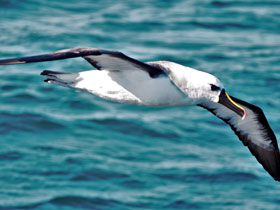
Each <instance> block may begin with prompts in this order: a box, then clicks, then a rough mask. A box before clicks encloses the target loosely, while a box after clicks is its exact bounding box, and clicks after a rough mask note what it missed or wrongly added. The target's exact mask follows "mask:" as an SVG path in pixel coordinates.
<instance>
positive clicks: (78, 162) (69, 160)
mask: <svg viewBox="0 0 280 210" xmlns="http://www.w3.org/2000/svg"><path fill="white" fill-rule="evenodd" d="M65 163H68V164H73V165H81V164H82V163H83V161H82V160H79V159H78V158H72V157H70V158H67V159H66V160H65Z"/></svg>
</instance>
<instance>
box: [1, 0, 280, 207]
mask: <svg viewBox="0 0 280 210" xmlns="http://www.w3.org/2000/svg"><path fill="white" fill-rule="evenodd" d="M279 8H280V1H269V0H268V1H258V0H256V1H251V0H243V1H233V0H218V1H214V0H204V1H202V0H201V1H195V0H190V1H183V0H168V1H160V0H144V1H140V2H134V1H109V0H108V1H104V0H102V1H101V0H97V1H89V0H84V1H75V0H67V1H51V0H40V1H38V0H0V32H1V33H0V58H10V57H16V56H27V55H35V54H41V53H48V52H53V51H56V50H59V49H63V48H72V47H98V48H105V49H115V50H120V51H122V52H124V53H126V54H127V55H129V56H131V57H134V58H136V59H139V60H142V61H151V60H170V61H174V62H178V63H180V64H183V65H187V66H191V67H193V68H196V69H201V70H204V71H207V72H209V73H212V74H214V75H216V76H217V77H219V78H220V79H221V81H223V83H224V85H225V87H226V89H227V90H228V92H229V93H230V94H231V95H233V96H235V97H238V98H241V99H244V100H246V101H248V102H250V103H254V104H256V105H258V106H260V107H262V109H263V110H264V112H265V113H266V116H267V118H268V120H269V122H270V124H271V127H272V128H273V130H274V131H275V134H276V136H277V137H278V139H279V138H280V136H279V134H280V113H279V107H280V91H279V90H280V83H279V82H280V67H279V66H280V59H279V54H280V35H279V34H280V9H279ZM91 68H92V67H91V66H90V65H89V64H88V63H87V62H86V61H84V60H83V59H81V58H75V59H69V60H62V61H55V62H47V63H35V64H26V65H13V66H1V67H0V97H1V98H0V209H38V210H43V209H104V210H105V209H108V210H115V209H121V210H126V209H145V210H146V209H147V210H148V209H170V210H171V209H278V207H279V205H280V183H278V182H275V181H274V180H273V179H272V178H271V177H270V176H269V175H268V174H267V173H266V172H265V171H264V170H263V168H262V166H261V165H260V164H258V162H257V161H256V160H255V158H254V157H253V156H252V155H251V154H250V152H249V151H248V149H247V148H246V147H244V146H243V145H242V143H241V142H240V141H239V140H238V138H237V137H236V136H235V135H234V133H233V132H232V131H231V129H230V127H229V126H227V125H226V124H224V123H223V122H222V121H221V120H219V119H218V118H216V117H215V116H212V115H211V114H210V113H208V112H207V111H206V110H203V109H201V108H199V107H173V108H159V109H156V108H148V107H137V106H130V105H123V104H117V103H112V102H108V101H104V100H102V99H99V98H97V97H95V96H93V95H91V94H88V93H84V92H77V91H75V90H71V89H67V88H63V87H59V86H54V85H49V84H46V83H43V82H42V81H43V78H42V77H41V76H39V74H40V72H41V71H42V70H44V69H50V70H55V71H66V72H67V71H68V72H79V71H83V70H88V69H91Z"/></svg>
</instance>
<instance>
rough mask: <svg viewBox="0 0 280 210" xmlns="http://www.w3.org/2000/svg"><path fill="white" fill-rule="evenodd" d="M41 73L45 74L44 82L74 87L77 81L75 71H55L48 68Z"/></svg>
mask: <svg viewBox="0 0 280 210" xmlns="http://www.w3.org/2000/svg"><path fill="white" fill-rule="evenodd" d="M41 75H43V76H47V78H46V79H45V80H44V82H47V83H52V84H58V85H62V86H67V87H74V85H75V84H76V83H77V82H78V76H79V74H77V73H66V72H56V71H50V70H44V71H43V72H42V73H41Z"/></svg>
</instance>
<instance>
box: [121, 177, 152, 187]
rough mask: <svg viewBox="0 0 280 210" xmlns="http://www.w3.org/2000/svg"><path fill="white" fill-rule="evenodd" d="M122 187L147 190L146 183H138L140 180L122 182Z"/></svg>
mask: <svg viewBox="0 0 280 210" xmlns="http://www.w3.org/2000/svg"><path fill="white" fill-rule="evenodd" d="M121 185H123V186H125V187H127V188H134V189H135V188H136V189H140V188H146V187H147V186H146V184H145V182H142V181H138V180H135V179H133V180H126V181H123V182H121Z"/></svg>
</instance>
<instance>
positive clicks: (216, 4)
mask: <svg viewBox="0 0 280 210" xmlns="http://www.w3.org/2000/svg"><path fill="white" fill-rule="evenodd" d="M230 4H231V3H230V2H225V1H212V2H211V5H212V6H214V7H226V6H230Z"/></svg>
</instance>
